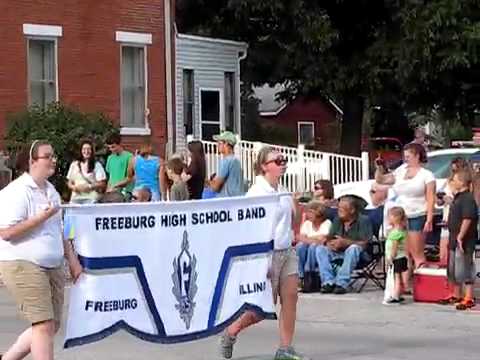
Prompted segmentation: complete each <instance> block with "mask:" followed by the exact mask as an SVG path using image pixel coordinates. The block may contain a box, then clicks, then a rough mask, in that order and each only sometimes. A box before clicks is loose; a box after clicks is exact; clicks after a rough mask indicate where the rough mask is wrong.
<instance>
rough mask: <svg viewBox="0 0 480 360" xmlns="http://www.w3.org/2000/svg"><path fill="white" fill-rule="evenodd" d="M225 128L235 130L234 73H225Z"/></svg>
mask: <svg viewBox="0 0 480 360" xmlns="http://www.w3.org/2000/svg"><path fill="white" fill-rule="evenodd" d="M225 130H229V131H235V73H233V72H226V73H225Z"/></svg>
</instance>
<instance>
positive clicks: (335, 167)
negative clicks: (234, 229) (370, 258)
mask: <svg viewBox="0 0 480 360" xmlns="http://www.w3.org/2000/svg"><path fill="white" fill-rule="evenodd" d="M202 142H203V144H204V149H205V156H206V162H207V174H208V175H210V174H213V173H216V172H217V171H218V163H219V160H220V158H221V156H220V154H219V153H218V149H217V143H215V142H211V141H202ZM266 145H268V146H274V147H275V148H276V149H278V150H279V151H280V152H281V153H282V154H283V156H285V157H286V158H287V160H288V168H287V172H286V174H285V176H284V177H283V178H282V185H283V186H285V187H286V188H287V189H288V190H289V191H292V192H293V191H300V192H301V191H310V190H312V189H313V185H314V183H315V181H316V180H319V179H328V180H331V181H332V183H333V184H334V185H336V184H343V183H346V182H351V181H361V180H368V175H369V171H368V170H369V161H368V153H367V152H363V153H362V156H361V157H354V156H346V155H340V154H334V153H328V152H321V151H312V150H305V148H304V146H303V145H300V146H298V148H294V147H287V146H277V145H271V144H265V143H261V142H251V141H245V140H240V141H239V142H238V144H237V146H235V153H236V155H237V156H238V158H239V159H240V160H241V163H242V169H243V173H244V177H245V179H246V180H247V181H248V182H249V184H252V183H253V180H254V178H255V171H254V164H255V159H256V157H257V152H258V151H259V150H260V149H261V148H262V147H263V146H266Z"/></svg>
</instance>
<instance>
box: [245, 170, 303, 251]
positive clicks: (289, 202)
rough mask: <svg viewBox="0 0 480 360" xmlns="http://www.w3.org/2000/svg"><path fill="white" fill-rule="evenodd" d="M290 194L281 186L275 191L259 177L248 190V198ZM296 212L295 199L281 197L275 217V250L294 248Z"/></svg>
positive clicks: (286, 196)
mask: <svg viewBox="0 0 480 360" xmlns="http://www.w3.org/2000/svg"><path fill="white" fill-rule="evenodd" d="M277 193H285V194H287V193H288V192H287V191H286V189H284V188H283V187H282V186H281V185H279V186H278V190H275V189H274V188H273V187H272V186H271V185H270V184H269V183H268V181H267V180H265V178H264V177H263V176H257V177H256V178H255V183H254V184H253V185H252V187H251V188H250V189H249V190H248V192H247V194H246V196H259V195H270V194H277ZM293 211H294V206H293V199H292V197H291V196H288V195H285V196H282V197H280V203H279V206H278V208H277V213H276V215H275V225H274V229H273V241H274V249H275V250H283V249H288V248H289V247H291V246H292V240H293V229H292V215H293Z"/></svg>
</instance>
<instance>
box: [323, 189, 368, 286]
mask: <svg viewBox="0 0 480 360" xmlns="http://www.w3.org/2000/svg"><path fill="white" fill-rule="evenodd" d="M371 238H372V226H371V224H370V221H369V220H368V218H367V217H366V216H364V215H361V214H360V209H359V206H358V204H357V201H356V199H355V198H354V197H352V196H345V197H343V198H341V199H340V201H339V203H338V217H337V218H335V219H334V221H333V224H332V226H331V228H330V232H329V234H328V236H324V237H323V239H322V241H321V244H322V245H319V246H317V247H316V249H315V256H316V259H317V263H318V267H319V272H320V280H321V282H322V284H323V285H322V288H321V292H322V293H324V294H327V293H334V294H345V293H346V292H347V288H348V285H349V283H350V278H351V275H352V272H353V271H354V270H355V269H356V268H357V265H358V263H359V261H360V260H361V259H362V257H367V254H366V253H365V252H364V250H365V249H366V248H367V244H368V242H369V241H370V240H371ZM339 260H340V261H342V260H343V262H342V264H341V265H340V266H339V268H338V269H337V271H335V269H334V264H335V263H336V262H337V261H339Z"/></svg>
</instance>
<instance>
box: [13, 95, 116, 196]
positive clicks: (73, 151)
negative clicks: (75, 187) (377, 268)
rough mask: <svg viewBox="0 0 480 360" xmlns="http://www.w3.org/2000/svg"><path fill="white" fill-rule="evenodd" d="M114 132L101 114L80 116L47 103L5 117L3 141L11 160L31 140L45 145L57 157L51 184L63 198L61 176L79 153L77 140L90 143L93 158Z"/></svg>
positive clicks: (78, 113) (81, 114) (62, 177)
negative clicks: (5, 124) (45, 105)
mask: <svg viewBox="0 0 480 360" xmlns="http://www.w3.org/2000/svg"><path fill="white" fill-rule="evenodd" d="M116 132H118V128H117V127H116V126H115V125H113V123H112V121H110V120H109V119H108V118H107V117H106V116H105V115H103V114H102V113H84V112H81V111H80V110H79V109H77V108H74V107H68V106H65V105H62V104H60V103H51V104H49V105H48V106H47V107H46V108H45V109H42V108H40V107H38V106H32V107H30V108H28V109H26V110H25V111H22V112H19V113H15V114H12V115H10V116H8V118H7V131H6V135H5V141H6V145H7V149H8V151H9V153H10V154H11V155H12V157H13V158H15V157H16V156H17V155H18V154H19V152H20V151H22V150H23V149H24V148H25V146H28V144H29V143H31V142H32V141H33V140H37V139H42V140H47V141H49V142H50V143H51V144H52V145H53V148H54V150H55V154H56V155H57V172H56V174H55V175H54V177H53V178H52V182H53V183H54V185H55V186H56V188H57V190H58V191H59V192H60V193H61V194H62V195H65V193H66V191H67V188H66V179H65V176H66V175H67V172H68V168H69V166H70V163H71V162H72V160H74V159H75V157H76V155H77V154H78V152H79V148H78V146H79V142H80V140H81V139H83V138H88V139H90V140H92V142H93V143H94V144H95V147H96V149H98V150H99V151H97V155H102V151H103V154H105V152H104V147H105V140H106V137H107V136H109V135H110V134H112V133H116Z"/></svg>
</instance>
